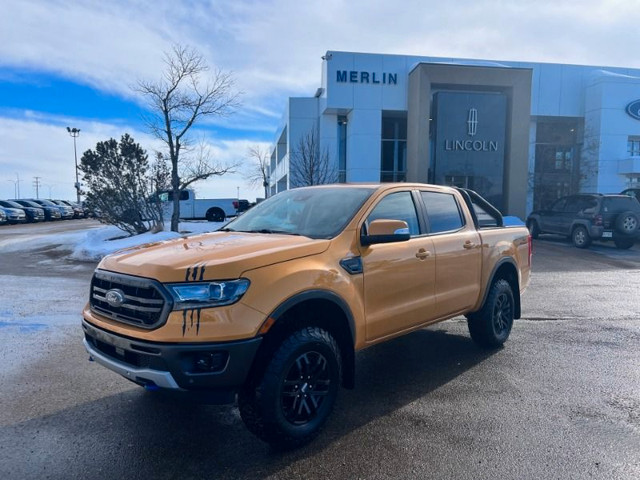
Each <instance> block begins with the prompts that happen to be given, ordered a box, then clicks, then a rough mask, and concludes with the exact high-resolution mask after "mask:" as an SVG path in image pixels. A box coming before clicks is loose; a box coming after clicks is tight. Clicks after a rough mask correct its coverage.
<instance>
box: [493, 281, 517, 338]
mask: <svg viewBox="0 0 640 480" xmlns="http://www.w3.org/2000/svg"><path fill="white" fill-rule="evenodd" d="M512 303H513V302H512V298H511V297H510V296H509V295H507V293H506V292H500V293H499V294H498V295H497V296H496V299H495V302H494V304H493V314H492V315H491V317H492V319H493V329H494V331H495V333H496V336H498V337H501V336H504V335H505V333H507V332H508V331H509V330H511V325H512V324H513V304H512Z"/></svg>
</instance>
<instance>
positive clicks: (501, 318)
mask: <svg viewBox="0 0 640 480" xmlns="http://www.w3.org/2000/svg"><path fill="white" fill-rule="evenodd" d="M514 319H515V301H514V297H513V290H512V289H511V285H510V284H509V282H507V281H506V280H504V279H499V280H496V281H495V282H494V283H493V285H492V286H491V289H490V290H489V294H488V295H487V298H486V300H485V302H484V304H483V305H482V308H481V309H480V310H478V311H477V312H474V313H470V314H469V315H467V326H468V327H469V333H470V334H471V338H472V339H473V341H474V342H475V343H477V344H478V345H480V346H481V347H485V348H497V347H499V346H501V345H502V344H503V343H504V342H506V341H507V339H508V338H509V335H510V333H511V328H512V327H513V320H514Z"/></svg>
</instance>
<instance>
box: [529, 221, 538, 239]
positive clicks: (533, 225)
mask: <svg viewBox="0 0 640 480" xmlns="http://www.w3.org/2000/svg"><path fill="white" fill-rule="evenodd" d="M527 228H528V229H529V233H530V234H531V238H533V239H536V238H538V236H540V227H538V222H536V221H535V220H529V221H528V222H527Z"/></svg>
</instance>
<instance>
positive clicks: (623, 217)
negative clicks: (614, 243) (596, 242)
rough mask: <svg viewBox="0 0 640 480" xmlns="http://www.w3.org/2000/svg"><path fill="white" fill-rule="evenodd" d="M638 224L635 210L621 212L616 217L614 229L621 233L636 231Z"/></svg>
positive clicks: (630, 233) (628, 233) (627, 233)
mask: <svg viewBox="0 0 640 480" xmlns="http://www.w3.org/2000/svg"><path fill="white" fill-rule="evenodd" d="M638 224H639V222H638V215H637V214H636V213H635V212H623V213H620V214H619V215H618V216H617V217H616V231H618V232H619V233H621V234H623V235H632V234H634V233H636V231H637V230H638Z"/></svg>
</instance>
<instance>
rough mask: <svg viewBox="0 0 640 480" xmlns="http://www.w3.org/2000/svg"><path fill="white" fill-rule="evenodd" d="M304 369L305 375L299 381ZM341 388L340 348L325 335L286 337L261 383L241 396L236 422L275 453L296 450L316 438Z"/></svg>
mask: <svg viewBox="0 0 640 480" xmlns="http://www.w3.org/2000/svg"><path fill="white" fill-rule="evenodd" d="M323 365H324V368H323ZM305 369H306V372H307V373H309V375H308V376H304V375H302V376H300V377H299V375H298V374H301V373H302V372H304V371H305ZM294 377H295V378H294ZM303 377H304V378H303ZM314 380H315V381H317V382H318V383H315V381H314ZM314 383H315V385H314ZM340 383H341V361H340V349H339V348H338V344H337V343H336V341H335V340H334V338H333V337H332V336H331V335H330V334H329V333H327V332H326V331H325V330H322V329H320V328H315V327H307V328H304V329H302V330H299V331H297V332H295V333H293V334H292V335H290V336H289V337H287V338H286V339H285V340H284V341H283V342H282V343H281V344H280V346H279V347H278V348H277V350H276V352H275V353H274V354H273V356H272V357H271V360H270V361H269V364H268V365H267V367H266V369H265V371H264V373H263V374H262V375H261V377H260V378H258V379H254V380H253V381H250V382H249V384H248V385H247V386H246V387H245V388H243V389H242V390H241V391H240V393H239V395H238V407H239V409H240V416H241V417H242V420H243V421H244V423H245V425H246V426H247V428H248V429H249V431H251V432H252V433H253V434H255V435H256V436H257V437H258V438H260V439H262V440H264V441H265V442H267V443H269V444H271V445H273V446H274V447H276V448H280V449H290V448H296V447H299V446H301V445H304V444H305V443H308V442H309V441H311V440H312V439H313V438H314V437H315V436H316V435H318V433H319V432H320V430H321V428H322V427H323V426H324V424H325V422H326V420H327V418H328V417H329V415H330V414H331V411H332V410H333V406H334V404H335V401H336V398H337V395H338V390H339V388H340ZM303 407H304V411H303ZM312 410H313V412H312ZM306 415H308V416H309V418H308V419H305V418H304V417H305V416H306Z"/></svg>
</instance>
